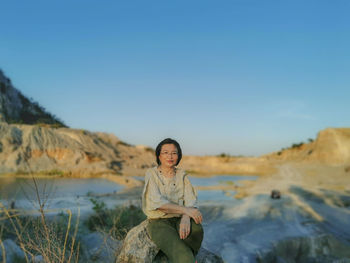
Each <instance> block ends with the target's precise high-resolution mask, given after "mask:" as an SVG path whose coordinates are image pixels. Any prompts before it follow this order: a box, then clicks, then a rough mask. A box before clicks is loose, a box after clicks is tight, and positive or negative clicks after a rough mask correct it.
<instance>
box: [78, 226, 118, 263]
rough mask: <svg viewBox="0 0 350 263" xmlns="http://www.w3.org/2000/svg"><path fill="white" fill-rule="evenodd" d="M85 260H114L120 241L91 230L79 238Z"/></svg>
mask: <svg viewBox="0 0 350 263" xmlns="http://www.w3.org/2000/svg"><path fill="white" fill-rule="evenodd" d="M80 242H81V248H82V256H83V258H84V260H85V262H105V263H107V262H115V259H116V255H117V251H118V250H119V249H120V247H121V242H120V241H118V240H115V239H113V238H112V237H110V236H109V235H107V234H104V233H100V232H93V233H90V234H88V235H85V236H83V237H82V238H81V239H80Z"/></svg>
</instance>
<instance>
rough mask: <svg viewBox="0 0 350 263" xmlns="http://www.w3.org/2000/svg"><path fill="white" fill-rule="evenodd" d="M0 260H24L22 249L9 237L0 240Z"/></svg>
mask: <svg viewBox="0 0 350 263" xmlns="http://www.w3.org/2000/svg"><path fill="white" fill-rule="evenodd" d="M0 260H1V261H2V262H7V263H15V262H25V261H26V260H25V255H24V252H23V250H22V249H21V248H20V247H19V246H18V245H17V244H16V243H15V242H14V241H13V240H11V239H6V240H4V241H3V242H2V241H1V240H0Z"/></svg>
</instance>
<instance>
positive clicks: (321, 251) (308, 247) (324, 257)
mask: <svg viewBox="0 0 350 263" xmlns="http://www.w3.org/2000/svg"><path fill="white" fill-rule="evenodd" d="M257 262H261V263H270V262H271V263H272V262H320V263H321V262H322V263H328V262H329V263H331V262H350V245H346V244H345V243H342V242H340V241H339V240H337V239H335V238H334V237H332V236H330V235H320V236H314V237H298V238H291V239H287V240H282V241H279V242H277V243H275V244H274V245H273V247H272V249H271V250H270V251H264V252H258V255H257Z"/></svg>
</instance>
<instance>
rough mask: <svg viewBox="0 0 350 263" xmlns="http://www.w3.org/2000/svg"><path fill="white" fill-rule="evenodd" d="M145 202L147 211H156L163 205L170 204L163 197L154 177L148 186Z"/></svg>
mask: <svg viewBox="0 0 350 263" xmlns="http://www.w3.org/2000/svg"><path fill="white" fill-rule="evenodd" d="M145 201H146V209H147V210H156V209H157V208H159V207H161V206H162V205H164V204H168V203H170V202H169V201H168V200H167V199H166V198H165V197H163V196H162V195H161V193H160V191H159V188H158V185H157V183H156V182H155V179H154V177H153V176H151V177H150V179H149V181H148V183H147V186H146V192H145Z"/></svg>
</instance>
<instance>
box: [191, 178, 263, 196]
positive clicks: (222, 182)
mask: <svg viewBox="0 0 350 263" xmlns="http://www.w3.org/2000/svg"><path fill="white" fill-rule="evenodd" d="M257 178H258V177H257V176H239V175H214V176H211V177H193V176H190V181H191V183H192V185H193V186H195V187H196V186H234V185H239V181H241V180H256V179H257ZM197 193H198V200H199V201H203V202H205V201H230V200H232V199H233V198H234V195H235V194H236V192H235V191H234V190H197Z"/></svg>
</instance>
